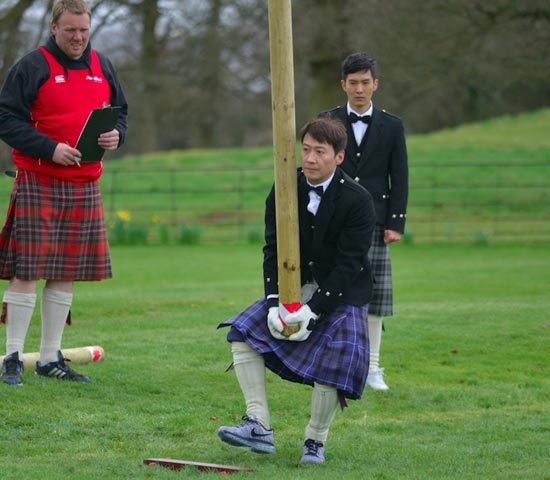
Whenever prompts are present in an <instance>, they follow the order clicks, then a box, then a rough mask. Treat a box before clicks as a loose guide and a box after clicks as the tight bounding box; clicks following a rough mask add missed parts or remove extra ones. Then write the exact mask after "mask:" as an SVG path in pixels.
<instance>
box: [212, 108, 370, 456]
mask: <svg viewBox="0 0 550 480" xmlns="http://www.w3.org/2000/svg"><path fill="white" fill-rule="evenodd" d="M300 135H301V142H302V148H301V162H302V168H301V169H298V216H299V231H300V264H301V284H302V299H301V303H302V306H301V308H300V309H299V310H298V311H297V312H295V313H292V314H290V315H288V316H287V317H286V319H285V323H286V324H287V325H289V326H296V327H298V331H297V332H295V333H293V334H292V335H290V336H288V337H286V336H284V335H283V327H284V324H283V322H282V321H281V319H280V316H279V298H278V280H277V231H276V220H275V193H274V189H272V190H271V192H270V194H269V196H268V198H267V200H266V210H265V246H264V249H263V253H264V261H263V271H264V285H265V297H264V298H261V299H260V300H258V301H257V302H256V303H254V304H253V305H251V306H250V307H248V308H247V309H246V310H244V311H243V312H241V313H239V314H238V315H236V316H234V317H233V318H231V319H230V320H228V321H226V322H224V323H222V324H221V325H220V326H230V327H231V329H230V331H229V332H228V335H227V340H228V341H229V342H231V351H232V354H233V364H234V368H235V372H236V375H237V380H238V382H239V385H240V388H241V390H242V393H243V395H244V400H245V403H246V415H245V416H244V417H243V420H244V421H243V423H241V424H240V425H238V426H236V427H226V426H224V427H221V428H219V430H218V436H219V438H220V439H221V440H222V441H223V442H225V443H227V444H229V445H233V446H236V447H245V448H249V449H250V450H252V451H253V452H257V453H275V446H274V440H273V430H272V429H271V425H270V416H269V409H268V402H267V395H266V387H265V367H266V366H267V367H268V368H269V369H270V370H272V371H273V372H274V373H276V374H277V375H279V376H280V377H281V378H283V379H285V380H289V381H292V382H298V383H303V384H306V385H310V386H312V387H313V391H312V399H311V416H310V420H309V423H308V425H307V427H306V429H305V442H304V446H303V451H302V458H301V462H302V463H323V462H324V461H325V442H326V440H327V436H328V432H329V427H330V424H331V422H332V420H333V418H334V416H335V413H336V411H337V409H338V405H339V404H340V405H341V407H342V408H343V407H344V406H345V405H346V399H351V400H356V399H359V398H360V397H361V394H362V392H363V389H364V386H365V381H366V377H367V372H368V364H369V347H368V334H367V331H366V325H367V323H366V319H367V311H368V302H369V298H370V293H371V283H372V282H371V271H370V266H369V262H368V258H367V254H368V249H369V245H370V241H371V238H372V232H373V229H374V226H375V222H376V218H375V211H374V206H373V201H372V197H371V195H370V194H369V192H367V190H365V189H364V188H363V187H361V186H360V185H359V184H358V183H357V182H355V181H353V179H351V178H350V177H348V176H347V175H346V174H345V173H344V172H343V171H342V170H341V169H340V168H339V166H338V165H340V164H341V163H342V161H343V159H344V149H345V146H346V141H347V135H346V129H345V127H344V126H343V124H342V123H341V122H340V121H338V120H334V119H329V118H320V119H316V120H312V121H310V122H308V123H307V124H306V125H305V126H304V127H303V128H302V131H301V134H300Z"/></svg>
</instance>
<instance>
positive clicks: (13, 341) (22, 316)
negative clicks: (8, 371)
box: [3, 290, 36, 360]
mask: <svg viewBox="0 0 550 480" xmlns="http://www.w3.org/2000/svg"><path fill="white" fill-rule="evenodd" d="M3 302H4V303H6V304H7V306H8V308H7V313H8V318H7V325H6V327H7V328H6V355H10V354H12V353H14V352H19V360H22V356H23V347H24V345H25V337H26V336H27V331H28V330H29V325H30V323H31V318H32V312H33V310H34V305H35V303H36V293H16V292H10V291H9V290H7V291H6V292H5V293H4V298H3Z"/></svg>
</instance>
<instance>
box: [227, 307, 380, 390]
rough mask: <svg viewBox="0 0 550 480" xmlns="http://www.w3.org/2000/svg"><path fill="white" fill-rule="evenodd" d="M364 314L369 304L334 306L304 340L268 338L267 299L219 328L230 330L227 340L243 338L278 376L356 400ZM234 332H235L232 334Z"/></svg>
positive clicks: (363, 373) (363, 361)
mask: <svg viewBox="0 0 550 480" xmlns="http://www.w3.org/2000/svg"><path fill="white" fill-rule="evenodd" d="M367 311H368V308H367V306H363V307H355V306H353V305H338V306H337V307H336V308H335V310H334V311H333V312H332V313H331V314H330V315H327V316H326V317H324V318H323V320H322V321H321V322H320V323H319V324H318V325H317V327H316V328H315V330H313V332H311V335H310V336H309V338H308V339H307V340H306V341H304V342H291V341H288V340H277V339H276V338H273V337H272V336H271V333H270V332H269V329H268V328H267V305H266V300H265V299H264V298H262V299H260V300H258V301H257V302H255V303H254V304H252V305H251V306H250V307H248V308H247V309H245V310H244V311H242V312H241V313H239V314H237V315H235V316H234V317H232V318H230V319H229V320H227V321H226V322H223V323H222V324H221V325H220V327H225V326H232V327H233V328H232V329H231V331H230V332H229V334H228V340H229V341H232V339H236V338H238V337H241V336H242V340H243V341H245V342H246V343H247V344H248V345H249V346H250V347H252V348H253V349H254V350H256V351H257V352H259V353H261V354H262V355H263V357H264V360H265V364H266V366H267V367H268V368H269V369H270V370H271V371H272V372H274V373H276V374H277V375H279V376H280V377H281V378H284V379H285V380H290V381H292V382H297V383H305V384H307V385H313V382H317V383H320V384H323V385H327V386H330V387H334V388H336V389H337V390H339V391H340V392H342V393H343V394H344V396H345V397H346V398H349V399H351V400H357V399H359V398H361V395H362V394H363V390H364V388H365V381H366V379H367V373H368V369H369V341H368V334H367V328H366V325H367V323H366V318H367ZM233 329H235V330H237V332H238V333H237V335H236V336H235V333H236V332H235V331H234V330H233ZM239 333H240V335H239Z"/></svg>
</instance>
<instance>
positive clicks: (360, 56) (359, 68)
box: [342, 52, 378, 80]
mask: <svg viewBox="0 0 550 480" xmlns="http://www.w3.org/2000/svg"><path fill="white" fill-rule="evenodd" d="M369 70H370V72H371V73H372V78H377V75H378V72H377V67H376V60H375V59H374V58H372V57H369V56H368V55H367V54H366V53H365V52H356V53H352V54H351V55H348V56H347V57H346V58H345V59H344V61H343V62H342V80H345V79H346V77H347V76H348V75H349V74H350V73H357V72H368V71H369Z"/></svg>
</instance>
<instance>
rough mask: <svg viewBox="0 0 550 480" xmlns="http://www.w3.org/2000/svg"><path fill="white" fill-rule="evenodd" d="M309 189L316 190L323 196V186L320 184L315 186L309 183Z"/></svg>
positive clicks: (309, 190)
mask: <svg viewBox="0 0 550 480" xmlns="http://www.w3.org/2000/svg"><path fill="white" fill-rule="evenodd" d="M307 191H308V192H315V193H316V194H317V195H319V196H320V197H322V196H323V186H322V185H319V186H318V187H314V186H313V185H310V184H309V183H308V184H307Z"/></svg>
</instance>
